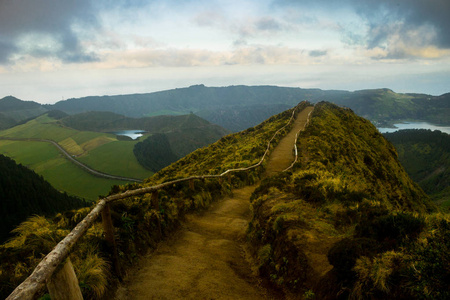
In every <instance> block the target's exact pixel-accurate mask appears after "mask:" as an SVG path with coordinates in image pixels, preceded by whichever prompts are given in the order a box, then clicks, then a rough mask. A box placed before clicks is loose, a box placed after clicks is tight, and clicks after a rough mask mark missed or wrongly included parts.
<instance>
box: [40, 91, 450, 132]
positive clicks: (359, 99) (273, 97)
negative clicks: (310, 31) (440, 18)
mask: <svg viewBox="0 0 450 300" xmlns="http://www.w3.org/2000/svg"><path fill="white" fill-rule="evenodd" d="M302 100H308V101H310V102H312V103H316V102H319V101H323V100H325V101H329V102H332V103H335V104H338V105H342V106H346V107H349V108H351V109H353V110H354V111H355V112H356V113H357V114H358V115H361V116H363V117H365V118H367V119H369V120H371V121H373V122H377V123H379V124H392V123H393V122H394V121H396V120H400V119H415V120H424V121H429V122H432V123H438V124H450V120H449V118H448V115H450V94H444V95H441V96H431V95H424V94H399V93H394V92H393V91H391V90H389V89H376V90H361V91H355V92H349V91H334V90H320V89H301V88H288V87H277V86H229V87H206V86H204V85H195V86H191V87H188V88H178V89H173V90H167V91H161V92H155V93H148V94H132V95H117V96H91V97H84V98H77V99H68V100H65V101H60V102H58V103H56V104H54V105H47V106H45V107H46V108H47V109H50V108H52V109H59V110H62V111H65V112H67V113H69V114H75V113H81V112H88V111H104V110H108V111H110V112H114V113H117V114H123V115H126V116H128V117H135V118H138V117H144V116H148V115H161V114H188V113H190V112H193V113H195V114H197V115H199V116H201V117H202V118H204V119H206V120H208V121H210V122H212V123H215V124H218V125H220V126H222V127H224V128H227V129H229V130H232V131H239V130H243V129H246V128H248V127H251V126H255V125H257V124H258V123H260V122H262V121H264V120H265V119H267V118H269V117H270V116H271V115H274V114H277V113H279V112H282V111H284V110H286V109H287V108H288V107H292V106H294V105H296V104H297V103H298V102H299V101H302Z"/></svg>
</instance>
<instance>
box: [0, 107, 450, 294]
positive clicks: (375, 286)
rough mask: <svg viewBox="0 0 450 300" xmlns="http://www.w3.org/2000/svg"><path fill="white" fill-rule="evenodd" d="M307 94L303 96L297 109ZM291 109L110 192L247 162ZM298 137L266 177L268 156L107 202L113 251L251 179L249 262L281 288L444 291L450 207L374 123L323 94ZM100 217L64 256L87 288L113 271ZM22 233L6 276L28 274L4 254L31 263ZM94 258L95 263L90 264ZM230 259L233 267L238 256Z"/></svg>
mask: <svg viewBox="0 0 450 300" xmlns="http://www.w3.org/2000/svg"><path fill="white" fill-rule="evenodd" d="M307 105H308V103H305V102H303V103H301V104H300V106H299V109H300V110H301V109H302V108H304V107H305V106H307ZM291 115H292V110H289V111H285V112H283V113H280V114H278V115H275V116H273V117H271V118H269V119H267V120H266V121H264V122H263V123H261V124H260V125H258V126H256V127H253V128H249V129H247V130H245V131H243V132H240V133H236V134H231V135H228V136H225V137H223V138H221V139H220V140H219V141H217V142H216V143H214V144H212V145H210V146H208V147H204V148H201V149H198V150H196V151H194V152H193V153H191V154H189V155H187V156H186V157H185V158H183V159H180V160H178V161H177V162H175V163H173V164H171V165H170V166H168V167H166V168H164V169H162V170H161V171H159V172H157V173H156V174H155V175H154V176H152V177H150V178H148V179H147V180H146V181H145V182H144V183H142V184H129V185H127V186H116V187H114V188H113V190H112V192H113V193H118V192H121V191H126V190H131V189H136V188H140V187H146V186H151V185H154V184H157V183H161V182H165V181H169V180H173V179H178V178H183V177H186V176H191V175H200V174H220V173H221V172H223V171H225V170H227V169H230V168H240V167H246V166H250V165H253V164H255V163H256V162H258V161H259V160H260V158H261V156H262V155H263V153H264V151H265V149H266V147H267V142H268V140H270V139H271V137H272V136H273V134H274V133H275V132H276V131H277V130H278V129H280V128H282V127H283V126H284V125H285V124H287V121H288V120H289V118H290V116H291ZM290 129H291V127H289V126H288V127H286V128H285V129H283V130H282V131H281V134H280V135H279V136H276V138H275V139H274V141H273V144H272V146H271V147H270V152H271V151H272V150H273V149H274V147H275V145H277V143H278V141H279V140H280V139H281V137H282V136H284V135H286V134H287V132H289V131H290ZM297 146H298V148H299V149H300V158H299V161H298V162H297V163H296V164H295V165H294V167H293V169H291V170H289V171H288V172H284V173H279V174H277V175H274V176H271V177H267V178H264V176H265V166H266V163H263V165H262V166H263V167H262V168H256V169H252V170H251V171H246V172H238V173H233V174H232V175H231V176H230V177H228V176H226V177H225V178H222V179H199V180H196V181H195V183H194V185H191V183H189V182H184V183H179V184H171V185H170V187H169V188H165V189H163V190H160V191H159V192H158V194H157V197H156V196H155V194H152V193H148V194H144V195H142V196H133V197H130V198H127V199H124V200H122V201H118V202H114V203H113V204H111V211H112V219H113V223H114V226H115V228H116V233H115V235H116V237H117V241H118V243H117V244H118V252H119V253H120V255H119V259H120V261H121V262H122V264H123V265H125V266H128V265H130V264H132V263H133V262H136V261H137V256H138V255H139V254H143V253H146V251H147V249H148V248H156V245H157V242H158V241H160V240H161V238H162V237H163V236H166V235H169V234H170V233H171V232H172V231H173V230H174V229H175V228H177V226H179V224H180V222H181V220H183V218H184V217H185V214H186V213H187V212H190V211H191V212H192V211H198V210H203V209H204V208H205V207H208V206H209V204H210V203H211V202H213V201H215V200H218V199H220V198H222V197H223V196H224V195H230V194H232V193H233V188H236V187H242V186H245V185H251V184H257V186H258V187H257V188H256V190H255V192H254V193H253V195H252V197H251V199H250V201H251V209H252V212H253V216H252V221H251V222H250V224H249V226H248V229H247V235H248V236H247V238H248V241H249V242H250V243H251V244H250V247H251V249H252V255H253V256H254V261H255V264H256V265H255V270H257V271H258V272H259V275H260V276H262V277H264V278H266V279H267V280H270V281H271V282H272V284H274V285H275V286H277V287H278V288H279V289H280V290H282V291H284V292H285V293H287V294H288V298H292V299H313V298H316V299H346V298H364V299H365V298H371V299H421V298H427V297H428V298H434V299H448V297H449V296H450V290H449V288H448V276H449V275H450V260H449V257H448V251H450V239H449V238H448V237H449V233H450V217H449V216H448V215H445V214H439V213H435V212H434V210H435V205H434V204H433V203H432V202H431V201H430V199H429V198H428V197H427V195H426V194H425V193H424V192H423V191H422V189H421V188H420V187H419V186H418V185H417V184H415V183H414V182H413V181H412V180H411V179H410V178H409V176H408V175H407V173H406V172H405V170H404V169H403V167H402V166H401V164H400V162H399V160H398V157H397V153H396V151H395V148H394V147H393V145H392V144H390V143H389V142H388V141H387V140H386V139H385V138H384V137H383V136H382V135H381V134H380V133H379V132H378V131H377V130H376V128H375V127H374V126H373V125H372V123H371V122H369V121H368V120H365V119H363V118H361V117H358V116H357V115H355V114H354V113H353V112H352V111H351V110H350V109H343V108H339V107H337V106H335V105H333V104H330V103H326V102H321V103H319V104H317V105H316V106H315V108H314V111H313V113H312V114H311V119H310V122H309V125H308V126H307V127H306V129H305V130H304V131H302V132H301V134H300V135H299V140H298V143H297ZM86 213H87V212H86V211H79V212H78V213H75V215H77V216H79V215H81V216H84V215H86ZM72 217H74V214H70V215H67V216H66V215H61V216H59V217H58V218H57V219H54V220H47V221H45V222H47V223H46V225H45V228H47V230H48V231H49V232H51V233H54V235H57V234H56V233H57V232H61V231H65V232H67V231H68V229H69V228H70V226H69V225H68V224H70V222H71V221H70V220H71V218H72ZM214 217H217V215H215V216H214ZM193 218H195V214H194V215H193ZM38 223H39V224H42V223H43V221H41V220H34V219H33V220H30V223H29V225H30V227H31V225H32V224H38ZM100 228H101V223H100V221H99V222H98V223H96V224H94V226H93V227H92V228H91V229H90V230H89V231H88V233H87V235H86V237H85V238H84V239H83V241H82V242H81V243H80V244H79V246H78V248H77V249H78V250H77V251H76V252H75V253H73V255H72V256H71V260H72V262H74V265H75V266H78V267H77V268H76V269H77V270H76V272H77V277H78V278H82V279H81V280H82V282H83V285H82V290H83V293H84V295H85V297H87V298H100V297H101V296H102V295H104V293H105V291H106V289H107V288H106V287H107V280H108V279H106V278H109V276H110V271H108V269H107V267H106V266H107V265H108V264H111V259H110V258H109V255H108V254H107V253H105V252H102V249H98V248H95V249H93V247H92V246H91V245H98V244H100V243H101V234H99V232H101V229H100ZM29 236H30V233H29V232H27V231H26V230H25V229H24V230H23V231H22V236H21V239H20V240H19V239H17V240H14V241H11V242H10V243H8V244H6V245H4V246H2V247H0V258H2V259H5V261H7V262H8V263H7V264H5V265H2V269H3V270H4V272H3V274H5V273H8V272H9V274H14V276H13V277H11V276H9V277H8V278H7V277H5V276H3V277H2V276H0V282H1V283H2V284H1V286H8V285H7V284H10V282H20V280H21V279H22V280H23V278H24V277H25V276H26V272H24V271H22V269H19V268H18V264H17V263H14V260H13V259H8V258H9V257H10V255H11V254H10V253H13V252H23V253H26V255H28V256H27V257H30V259H29V260H28V261H27V263H26V266H29V265H33V263H34V264H35V263H36V262H37V259H36V257H35V255H36V254H35V253H34V252H33V251H37V250H36V249H35V248H32V247H30V246H28V247H27V246H26V245H24V244H23V243H22V242H21V241H23V240H26V238H27V237H29ZM51 245H52V243H49V245H48V247H47V248H50V247H51ZM220 245H223V244H220ZM209 246H212V247H216V244H214V245H209ZM30 253H33V254H30ZM36 253H38V252H36ZM89 261H91V262H95V266H96V267H93V266H89V265H87V264H88V262H89ZM437 261H438V262H439V264H436V262H437ZM194 265H195V264H194ZM162 267H164V264H162ZM232 267H233V269H235V270H236V272H239V270H238V269H239V268H240V266H232ZM94 269H95V271H96V273H95V274H96V275H95V276H92V277H89V276H88V275H87V274H89V272H88V271H87V270H94ZM1 274H2V273H0V275H1ZM238 274H239V273H238ZM100 278H101V279H100ZM99 282H100V283H99Z"/></svg>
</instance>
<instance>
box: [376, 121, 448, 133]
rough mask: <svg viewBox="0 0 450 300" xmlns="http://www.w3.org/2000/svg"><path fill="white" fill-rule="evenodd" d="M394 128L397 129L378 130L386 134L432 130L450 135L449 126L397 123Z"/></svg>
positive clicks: (382, 128)
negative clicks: (408, 130) (412, 130)
mask: <svg viewBox="0 0 450 300" xmlns="http://www.w3.org/2000/svg"><path fill="white" fill-rule="evenodd" d="M394 126H395V127H397V128H385V127H380V128H378V130H379V131H380V132H381V133H386V132H395V131H397V130H402V129H430V130H440V131H442V132H445V133H447V134H450V127H449V126H438V125H433V124H430V123H427V122H403V123H396V124H394Z"/></svg>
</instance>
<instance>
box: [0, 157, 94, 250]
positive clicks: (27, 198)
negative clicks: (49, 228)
mask: <svg viewBox="0 0 450 300" xmlns="http://www.w3.org/2000/svg"><path fill="white" fill-rule="evenodd" d="M0 199H1V200H0V220H1V223H0V225H1V226H0V242H4V241H5V240H6V239H7V238H9V237H11V234H10V232H11V230H13V229H14V228H15V227H16V226H17V225H19V223H21V222H23V221H25V219H26V218H28V217H30V216H31V215H35V214H38V215H45V216H52V215H54V214H56V213H57V212H61V211H65V210H69V209H73V208H77V207H82V206H85V205H86V204H85V202H84V201H82V200H80V199H78V198H75V197H70V196H68V195H67V194H63V193H60V192H58V191H57V190H55V189H54V188H53V187H52V186H51V185H50V184H49V183H48V182H47V181H45V180H44V178H42V176H39V175H37V174H36V173H34V172H33V171H31V170H30V169H28V168H26V167H24V166H22V165H18V164H16V163H15V162H14V160H12V159H10V158H9V157H6V156H3V155H1V154H0Z"/></svg>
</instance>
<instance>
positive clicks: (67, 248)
mask: <svg viewBox="0 0 450 300" xmlns="http://www.w3.org/2000/svg"><path fill="white" fill-rule="evenodd" d="M298 106H299V105H297V106H296V107H294V109H293V112H292V116H291V118H290V119H289V122H288V123H287V124H286V125H285V126H283V127H282V128H280V129H278V130H277V131H276V132H275V133H274V135H273V136H272V138H271V139H270V141H269V142H268V144H267V148H266V151H265V152H264V155H263V156H262V158H261V160H260V161H259V162H258V163H256V164H254V165H252V166H250V167H246V168H238V169H229V170H226V171H224V172H223V173H221V174H219V175H201V176H190V177H186V178H181V179H176V180H172V181H168V182H164V183H161V184H157V185H153V186H149V187H144V188H139V189H135V190H129V191H126V192H123V193H119V194H115V195H110V196H108V197H106V198H103V199H101V200H99V202H98V203H97V205H96V206H95V207H94V208H93V209H92V210H91V211H90V212H89V213H88V215H87V216H86V217H85V218H84V219H83V220H82V221H81V222H80V223H78V224H77V225H76V226H75V228H74V229H73V230H72V231H71V232H70V233H69V234H68V235H67V236H66V237H65V238H64V239H62V240H61V241H60V242H59V243H58V244H57V245H56V246H55V247H54V248H53V250H52V251H50V253H48V254H47V255H46V256H45V257H44V258H43V259H42V261H41V262H40V263H39V264H38V265H37V266H36V268H35V269H34V271H33V272H32V273H31V275H30V276H28V278H27V279H25V280H24V281H23V282H22V283H21V284H20V285H19V286H17V287H16V289H15V290H14V291H13V292H12V293H11V294H10V295H9V296H8V298H6V300H19V299H20V300H26V299H33V297H34V295H35V294H36V293H37V292H38V291H40V290H41V289H43V288H44V286H45V285H46V283H47V282H48V281H49V279H50V278H51V276H52V275H53V273H54V272H55V270H56V269H57V268H58V266H59V265H60V264H61V263H62V262H63V261H64V260H65V259H66V258H67V257H68V256H69V254H70V252H71V250H72V248H73V247H74V246H75V244H76V243H77V242H78V240H79V239H80V238H81V237H82V236H83V235H84V234H85V233H86V231H87V230H88V229H89V227H90V226H91V225H92V224H93V223H94V222H95V220H96V219H97V217H98V216H99V215H100V214H101V212H102V210H103V209H104V208H105V205H107V204H108V203H110V202H113V201H116V200H120V199H124V198H128V197H132V196H139V195H143V194H146V193H150V192H154V191H157V190H160V189H162V188H164V187H167V186H170V185H173V184H177V183H181V182H185V181H189V180H194V179H206V178H219V177H223V176H224V175H226V174H228V173H232V172H240V171H247V170H250V169H253V168H256V167H258V166H260V165H261V164H262V162H263V161H264V159H265V157H266V155H267V154H268V153H269V149H270V144H271V142H272V141H273V139H274V138H275V136H276V135H277V134H278V133H279V132H280V131H281V130H283V129H284V128H286V127H287V126H288V125H289V124H290V123H291V122H292V120H293V118H294V116H295V111H296V109H297V108H298Z"/></svg>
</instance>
